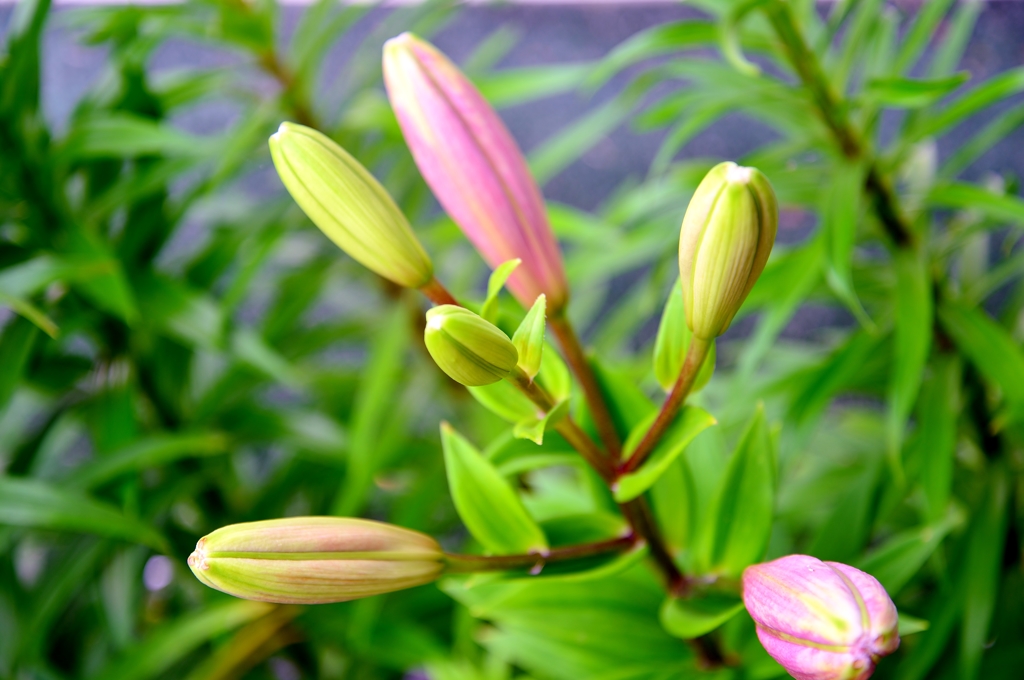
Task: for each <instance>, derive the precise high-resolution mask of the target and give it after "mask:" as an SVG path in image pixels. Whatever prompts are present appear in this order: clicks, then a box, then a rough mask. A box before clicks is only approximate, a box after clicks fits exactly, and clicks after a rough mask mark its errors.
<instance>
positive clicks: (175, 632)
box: [97, 600, 277, 680]
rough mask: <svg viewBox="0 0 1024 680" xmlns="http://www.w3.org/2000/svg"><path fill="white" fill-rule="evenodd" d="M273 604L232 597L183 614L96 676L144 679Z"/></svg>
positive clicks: (271, 607)
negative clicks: (200, 609) (203, 608)
mask: <svg viewBox="0 0 1024 680" xmlns="http://www.w3.org/2000/svg"><path fill="white" fill-rule="evenodd" d="M276 608H277V607H276V605H272V604H267V603H265V602H247V601H245V600H233V601H230V602H221V603H219V604H216V605H214V606H212V607H209V608H207V609H205V610H202V611H198V612H193V613H190V614H186V615H185V616H182V617H180V618H177V619H172V620H171V621H169V622H168V623H165V624H163V625H162V626H160V627H158V628H157V629H155V630H154V631H153V632H152V633H150V634H149V635H148V636H147V637H146V638H145V639H143V640H142V641H141V642H140V643H138V644H136V645H133V646H132V647H129V649H128V651H127V652H126V653H125V654H124V655H123V656H121V657H120V658H118V659H115V660H114V661H113V662H112V663H111V664H110V665H109V666H107V667H106V668H104V669H102V670H101V671H100V672H99V673H98V674H97V677H103V678H120V679H121V680H147V679H148V678H155V677H158V676H161V675H163V674H165V673H166V672H167V671H169V670H170V669H171V668H173V667H174V666H175V664H177V663H179V662H181V661H183V660H184V659H185V658H186V657H188V656H189V655H190V654H191V653H192V652H194V651H195V650H196V649H198V648H199V647H200V646H201V645H203V644H204V643H206V642H208V641H209V640H211V639H213V638H216V637H217V636H219V635H223V634H224V633H227V632H229V631H231V630H234V629H235V628H238V627H239V626H241V625H243V624H246V623H248V622H249V621H253V620H255V619H258V618H260V617H263V616H266V615H267V614H269V613H271V612H272V611H274V610H275V609H276Z"/></svg>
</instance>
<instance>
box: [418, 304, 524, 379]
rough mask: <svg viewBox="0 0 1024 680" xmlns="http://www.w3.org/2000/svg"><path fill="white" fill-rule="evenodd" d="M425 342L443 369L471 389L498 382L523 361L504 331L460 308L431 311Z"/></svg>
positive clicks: (436, 308) (424, 337) (428, 315)
mask: <svg viewBox="0 0 1024 680" xmlns="http://www.w3.org/2000/svg"><path fill="white" fill-rule="evenodd" d="M423 341H424V342H425V343H426V345H427V351H429V352H430V356H432V357H434V361H435V362H437V365H438V366H440V367H441V370H442V371H444V372H445V373H447V374H448V376H449V377H450V378H451V379H452V380H454V381H455V382H459V383H462V384H463V385H467V386H469V387H479V386H481V385H490V384H491V383H496V382H498V381H499V380H501V379H502V378H504V377H505V376H507V375H508V374H509V372H510V371H511V370H512V369H513V368H515V367H516V362H517V361H518V360H519V353H518V352H517V351H516V347H515V345H513V344H512V341H511V340H509V337H508V336H507V335H505V334H504V333H502V332H501V329H500V328H498V327H497V326H495V325H494V324H492V323H489V322H488V321H485V320H484V319H482V318H481V317H479V316H477V315H476V314H474V313H473V312H471V311H469V310H468V309H464V308H462V307H458V306H456V305H440V306H438V307H434V308H433V309H431V310H430V311H429V312H427V327H426V329H425V330H424V331H423Z"/></svg>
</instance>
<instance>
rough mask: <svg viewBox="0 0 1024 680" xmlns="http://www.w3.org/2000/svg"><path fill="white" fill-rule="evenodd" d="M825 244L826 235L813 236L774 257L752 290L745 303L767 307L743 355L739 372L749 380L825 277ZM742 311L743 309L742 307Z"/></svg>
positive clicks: (752, 306) (751, 305)
mask: <svg viewBox="0 0 1024 680" xmlns="http://www.w3.org/2000/svg"><path fill="white" fill-rule="evenodd" d="M824 243H825V239H824V238H821V237H819V238H813V239H811V241H810V243H808V244H806V245H804V246H801V247H799V248H794V249H792V250H790V251H788V252H786V253H784V254H781V255H780V256H778V257H776V258H774V259H772V260H771V261H770V262H769V263H768V266H767V267H766V268H765V271H764V272H763V273H762V274H761V277H760V278H759V279H758V281H757V283H755V284H754V288H753V289H752V290H751V291H750V296H748V298H747V302H746V303H745V306H746V305H749V306H750V307H751V308H754V307H758V306H761V305H760V304H758V303H762V304H763V305H764V306H766V308H767V310H766V312H765V313H764V314H762V316H761V319H760V321H759V322H758V325H757V330H756V331H755V332H754V336H753V338H752V339H751V340H750V341H749V342H748V343H747V347H746V348H745V349H744V351H743V354H742V355H740V360H739V373H740V375H741V376H745V378H746V380H748V379H749V377H750V376H752V375H753V372H754V369H756V368H757V365H758V364H759V363H760V362H761V360H762V359H763V358H764V355H765V354H766V353H767V352H768V350H769V349H771V347H772V345H773V344H774V343H775V339H776V338H777V337H778V335H779V333H781V332H782V330H783V329H784V328H785V327H786V324H787V323H789V320H790V319H791V318H792V317H793V314H794V313H795V312H796V310H797V308H798V307H799V306H800V304H801V303H802V302H803V301H804V299H805V298H806V297H807V296H808V295H809V294H810V292H811V290H813V289H814V287H815V286H816V285H817V284H818V282H819V281H820V280H821V275H822V270H823V269H824V264H825V249H824V247H823V246H824ZM740 311H741V313H742V312H743V310H742V309H741V310H740ZM746 380H744V382H746Z"/></svg>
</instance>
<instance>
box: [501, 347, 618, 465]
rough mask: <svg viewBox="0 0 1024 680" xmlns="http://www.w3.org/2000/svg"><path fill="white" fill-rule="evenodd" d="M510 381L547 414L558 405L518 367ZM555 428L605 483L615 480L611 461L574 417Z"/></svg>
mask: <svg viewBox="0 0 1024 680" xmlns="http://www.w3.org/2000/svg"><path fill="white" fill-rule="evenodd" d="M508 379H509V381H511V382H512V384H513V385H515V386H516V387H518V388H519V389H520V391H521V392H522V393H523V394H525V395H526V396H527V397H528V398H529V399H530V401H532V402H533V403H534V404H535V405H536V406H537V408H539V409H540V410H541V411H543V412H544V413H545V414H547V413H550V412H551V411H552V410H554V408H555V406H556V405H557V404H556V403H555V400H554V399H553V398H552V397H551V395H550V394H548V393H547V391H546V390H545V389H544V388H543V387H541V386H540V385H538V384H537V383H535V382H533V381H532V380H531V379H530V376H528V375H526V373H525V372H523V369H521V368H519V367H518V366H516V367H515V368H514V369H512V372H511V373H510V374H509V376H508ZM554 427H555V431H556V432H558V434H560V435H562V436H563V437H565V440H566V441H567V442H569V444H571V445H572V447H573V448H574V449H576V451H578V452H579V454H580V455H581V456H583V458H584V460H586V461H587V463H589V464H590V467H592V468H594V470H595V471H596V472H597V473H598V474H599V475H601V478H602V479H604V481H606V482H608V483H609V484H610V483H611V482H612V480H614V479H615V470H614V468H613V467H612V464H611V461H610V460H609V459H608V457H607V456H605V455H604V453H603V452H602V451H601V450H600V449H599V448H597V445H596V444H595V443H594V442H593V441H592V440H591V439H590V437H589V436H587V433H586V432H584V431H583V430H582V429H580V426H579V425H577V424H576V421H574V420H573V419H572V416H570V415H566V416H564V417H563V418H562V419H561V420H559V421H558V422H557V423H555V425H554Z"/></svg>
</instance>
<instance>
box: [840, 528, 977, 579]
mask: <svg viewBox="0 0 1024 680" xmlns="http://www.w3.org/2000/svg"><path fill="white" fill-rule="evenodd" d="M958 522H959V518H958V517H956V516H947V517H946V518H945V519H943V520H940V521H939V522H936V523H934V524H929V525H927V526H924V527H920V528H917V529H910V530H908V531H904V532H903V533H900V534H897V535H895V536H893V537H892V538H890V539H889V540H887V541H886V542H885V543H883V544H882V545H880V546H879V547H878V548H876V549H874V550H872V551H871V552H870V553H868V554H867V555H866V556H865V557H864V558H863V559H862V560H860V561H859V562H857V563H855V566H856V567H857V568H858V569H862V570H863V571H866V572H867V573H869V574H871V575H872V576H874V577H875V578H877V579H878V580H879V582H880V583H881V584H882V585H883V586H885V589H886V590H887V591H889V593H890V594H891V595H893V596H895V595H896V594H898V593H899V592H900V590H901V589H902V588H903V586H905V585H906V584H907V582H908V581H909V580H910V579H911V578H912V577H913V576H914V574H916V573H917V570H918V569H920V568H921V565H923V564H924V562H925V560H927V559H928V558H929V557H930V556H931V554H932V553H933V552H935V549H936V548H937V547H938V546H939V544H940V543H942V539H944V538H945V537H946V534H948V533H949V532H950V531H951V530H952V529H953V527H955V526H956V525H957V523H958Z"/></svg>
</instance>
